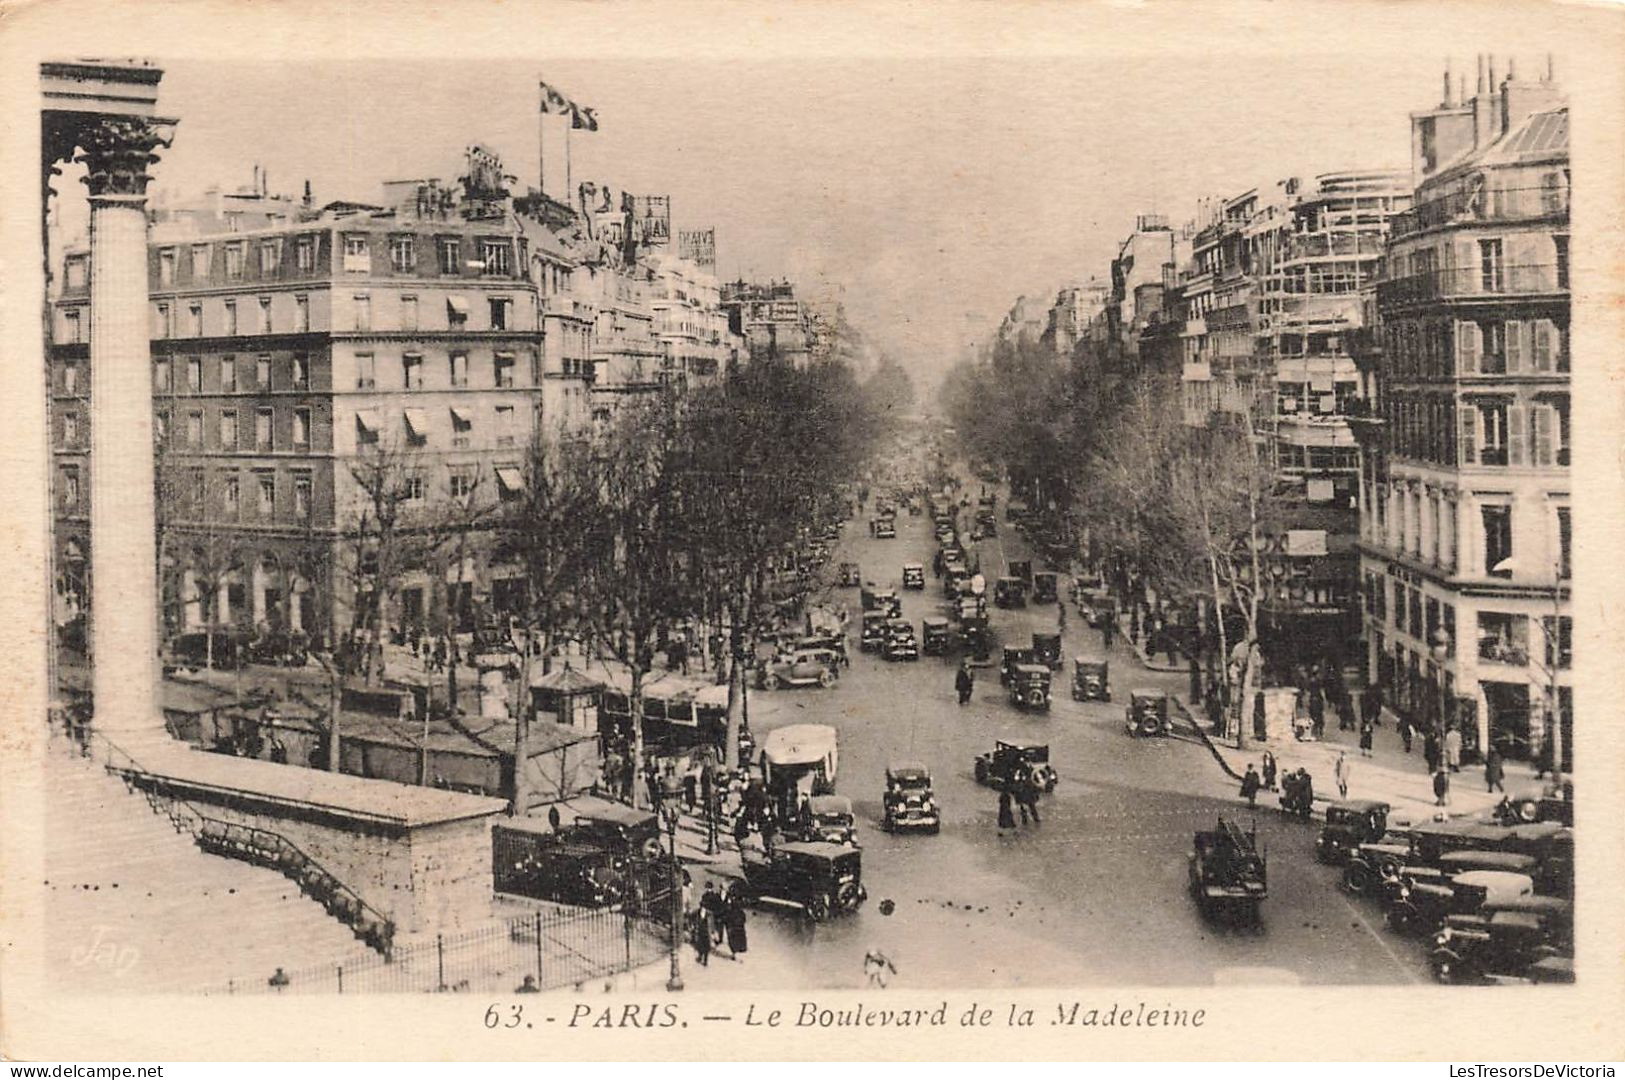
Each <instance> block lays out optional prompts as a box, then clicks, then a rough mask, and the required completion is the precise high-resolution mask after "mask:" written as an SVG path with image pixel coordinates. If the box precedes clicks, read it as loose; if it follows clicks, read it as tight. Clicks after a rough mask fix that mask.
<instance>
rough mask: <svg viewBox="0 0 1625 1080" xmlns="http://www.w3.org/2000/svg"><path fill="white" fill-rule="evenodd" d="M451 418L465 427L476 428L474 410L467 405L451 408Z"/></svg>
mask: <svg viewBox="0 0 1625 1080" xmlns="http://www.w3.org/2000/svg"><path fill="white" fill-rule="evenodd" d="M451 418H452V419H453V420H455V421H457V422H458V423H459V424H462V425H463V426H464V427H473V426H474V410H473V409H470V408H469V407H468V406H467V405H453V406H452V407H451Z"/></svg>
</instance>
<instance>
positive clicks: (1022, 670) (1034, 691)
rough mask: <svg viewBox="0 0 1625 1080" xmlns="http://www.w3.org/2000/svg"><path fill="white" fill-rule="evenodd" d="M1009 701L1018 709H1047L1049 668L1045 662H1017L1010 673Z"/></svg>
mask: <svg viewBox="0 0 1625 1080" xmlns="http://www.w3.org/2000/svg"><path fill="white" fill-rule="evenodd" d="M1010 703H1011V704H1012V705H1014V706H1015V707H1016V708H1018V709H1029V710H1040V711H1043V712H1048V711H1049V705H1050V670H1049V665H1047V664H1017V665H1016V666H1015V669H1014V671H1013V672H1012V673H1011V679H1010Z"/></svg>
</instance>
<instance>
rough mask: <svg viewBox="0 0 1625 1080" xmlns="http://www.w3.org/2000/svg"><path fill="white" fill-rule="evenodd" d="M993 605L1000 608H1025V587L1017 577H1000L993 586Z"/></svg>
mask: <svg viewBox="0 0 1625 1080" xmlns="http://www.w3.org/2000/svg"><path fill="white" fill-rule="evenodd" d="M993 603H995V604H996V605H998V606H999V607H1002V608H1018V607H1026V606H1027V587H1026V584H1025V583H1024V582H1023V581H1022V580H1021V579H1020V578H1018V577H1002V578H1000V579H999V580H998V581H997V582H995V583H994V585H993Z"/></svg>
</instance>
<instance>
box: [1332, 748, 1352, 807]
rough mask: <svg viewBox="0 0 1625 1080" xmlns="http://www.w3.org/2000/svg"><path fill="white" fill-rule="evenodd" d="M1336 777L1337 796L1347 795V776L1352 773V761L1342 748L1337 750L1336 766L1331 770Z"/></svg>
mask: <svg viewBox="0 0 1625 1080" xmlns="http://www.w3.org/2000/svg"><path fill="white" fill-rule="evenodd" d="M1333 772H1334V774H1335V775H1336V777H1337V797H1338V798H1340V799H1346V798H1348V797H1349V778H1350V777H1351V776H1353V774H1354V762H1352V761H1350V760H1349V756H1348V753H1347V752H1346V751H1343V750H1339V751H1338V752H1337V766H1336V768H1335V769H1334V770H1333Z"/></svg>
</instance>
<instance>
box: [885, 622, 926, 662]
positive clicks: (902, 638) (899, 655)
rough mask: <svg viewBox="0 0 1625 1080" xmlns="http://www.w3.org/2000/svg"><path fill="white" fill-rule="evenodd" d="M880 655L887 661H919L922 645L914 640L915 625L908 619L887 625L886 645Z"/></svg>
mask: <svg viewBox="0 0 1625 1080" xmlns="http://www.w3.org/2000/svg"><path fill="white" fill-rule="evenodd" d="M880 654H881V655H882V656H884V657H885V658H886V659H887V660H918V659H919V658H920V645H919V642H917V641H916V640H915V639H914V624H913V623H911V622H909V621H908V620H907V619H893V620H891V621H890V622H888V623H887V624H886V643H885V644H884V645H882V646H881V652H880Z"/></svg>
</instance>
